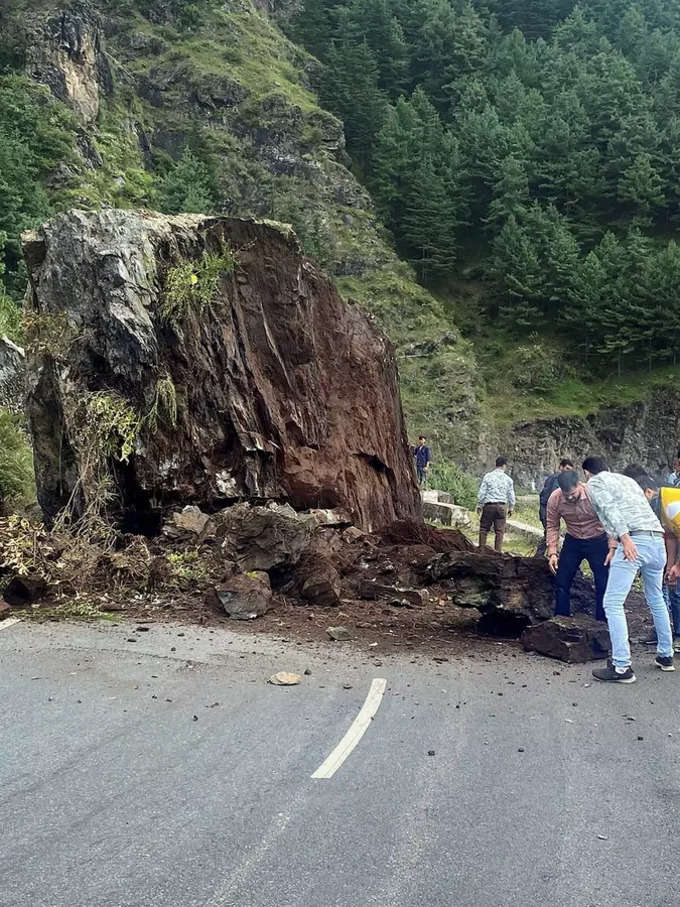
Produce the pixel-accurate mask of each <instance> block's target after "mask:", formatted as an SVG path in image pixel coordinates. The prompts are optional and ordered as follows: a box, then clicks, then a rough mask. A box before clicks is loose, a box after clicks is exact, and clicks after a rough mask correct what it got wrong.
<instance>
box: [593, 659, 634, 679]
mask: <svg viewBox="0 0 680 907" xmlns="http://www.w3.org/2000/svg"><path fill="white" fill-rule="evenodd" d="M593 677H594V678H595V680H604V681H605V683H635V681H636V680H637V678H636V676H635V674H633V669H632V668H631V666H630V665H628V667H627V668H626V670H625V671H623V673H619V672H618V671H617V670H616V668H615V667H614V665H612V664H610V663H607V667H606V668H595V669H594V670H593Z"/></svg>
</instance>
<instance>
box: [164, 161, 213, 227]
mask: <svg viewBox="0 0 680 907" xmlns="http://www.w3.org/2000/svg"><path fill="white" fill-rule="evenodd" d="M215 198H216V193H215V188H214V184H213V180H212V177H211V174H210V171H209V170H208V168H207V167H206V165H205V164H204V163H203V161H201V160H200V159H199V158H198V157H196V155H195V154H194V153H193V152H192V151H191V149H190V148H185V149H184V151H183V152H182V156H181V157H180V159H179V160H178V161H177V163H176V164H175V165H174V166H173V167H172V169H171V170H170V171H169V173H168V174H167V176H166V177H165V178H164V179H163V180H162V182H161V184H160V200H161V208H162V210H163V211H166V212H167V213H168V214H178V213H180V212H182V211H184V212H187V213H195V214H212V213H213V212H214V210H215V204H216V202H215Z"/></svg>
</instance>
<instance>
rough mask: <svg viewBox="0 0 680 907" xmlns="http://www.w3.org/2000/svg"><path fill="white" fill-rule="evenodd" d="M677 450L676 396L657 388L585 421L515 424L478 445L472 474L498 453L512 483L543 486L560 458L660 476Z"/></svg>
mask: <svg viewBox="0 0 680 907" xmlns="http://www.w3.org/2000/svg"><path fill="white" fill-rule="evenodd" d="M678 448H680V391H679V390H678V388H677V385H675V384H668V385H667V386H661V387H658V388H657V389H656V390H654V391H652V393H651V394H650V396H649V397H648V398H647V399H646V400H641V401H639V402H637V403H631V404H628V405H626V406H618V407H607V408H604V409H600V410H596V411H594V412H593V413H592V414H590V415H587V416H571V417H563V418H559V419H538V420H536V421H532V422H520V423H517V424H515V425H513V426H512V427H511V428H510V429H507V430H504V431H502V432H499V433H498V435H497V436H496V437H495V438H494V440H493V442H491V443H490V442H489V441H487V442H486V443H483V444H482V445H481V448H480V451H479V455H478V457H477V459H476V461H473V462H472V463H471V466H473V467H475V468H480V469H483V468H486V467H488V466H489V465H491V463H492V461H493V459H495V457H496V456H497V452H498V451H499V450H500V451H503V453H505V454H506V456H508V457H509V458H510V461H511V464H512V474H513V478H514V479H515V481H516V482H520V483H521V484H523V485H528V486H530V485H531V484H532V482H533V483H535V484H536V485H538V484H539V483H542V482H543V479H544V478H545V476H546V475H547V474H548V473H550V472H553V471H554V470H555V469H556V467H557V464H558V462H559V460H560V459H561V458H562V457H570V458H571V459H573V460H574V462H575V463H579V464H580V463H581V462H582V461H583V459H584V458H585V457H586V456H588V455H589V454H599V455H603V456H605V457H606V458H607V460H608V462H609V465H610V466H611V467H612V468H613V469H623V468H624V467H625V466H627V465H628V464H630V463H640V464H642V465H643V466H645V467H646V468H647V469H649V470H650V471H651V472H652V474H654V475H658V476H665V475H666V474H667V473H668V471H669V467H670V466H672V465H673V463H674V461H675V458H676V456H677V452H678Z"/></svg>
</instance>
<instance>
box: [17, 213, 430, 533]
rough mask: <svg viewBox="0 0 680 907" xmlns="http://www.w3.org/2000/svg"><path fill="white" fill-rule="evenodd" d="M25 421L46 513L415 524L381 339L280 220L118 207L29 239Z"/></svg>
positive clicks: (61, 221)
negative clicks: (330, 514)
mask: <svg viewBox="0 0 680 907" xmlns="http://www.w3.org/2000/svg"><path fill="white" fill-rule="evenodd" d="M24 253H25V258H26V263H27V267H28V271H29V277H30V292H29V294H28V297H27V302H26V305H27V308H28V318H27V323H28V325H29V331H28V336H27V345H26V367H27V389H28V418H29V423H30V429H31V433H32V436H33V441H34V450H35V462H36V477H37V487H38V498H39V501H40V504H41V506H42V508H43V510H44V512H45V515H46V517H47V518H48V519H52V518H53V517H54V516H55V514H56V513H57V511H58V510H59V509H60V508H62V507H64V506H66V505H67V504H70V505H71V508H72V510H73V512H74V515H75V516H82V515H83V514H86V513H87V512H88V511H89V510H90V509H91V508H92V506H94V502H96V501H99V502H100V503H101V502H102V498H103V500H104V503H105V505H106V507H107V508H108V509H113V510H117V511H118V512H122V514H123V516H124V517H125V518H126V521H127V524H128V525H130V526H131V527H133V528H135V527H141V526H143V525H144V524H145V522H146V523H148V522H149V520H150V518H151V515H152V514H153V513H154V512H156V513H159V512H160V509H162V508H163V507H164V506H165V505H172V504H187V503H195V504H199V505H201V506H202V507H204V508H205V509H209V510H211V509H212V510H214V509H216V508H218V507H221V506H224V505H225V504H226V503H229V502H233V501H236V500H242V499H250V500H257V499H278V500H285V501H287V502H290V503H291V504H292V505H293V506H294V507H296V508H307V507H322V508H324V507H340V508H343V509H344V510H346V511H348V513H349V515H350V517H351V519H352V520H353V522H355V523H356V524H357V525H359V526H361V527H362V528H365V529H373V528H377V527H380V526H383V525H387V524H389V523H391V522H393V521H394V520H395V519H409V518H419V516H420V497H419V494H418V489H417V486H416V483H415V478H414V470H413V464H412V458H411V454H410V450H409V447H408V440H407V437H406V430H405V425H404V419H403V415H402V410H401V401H400V396H399V389H398V372H397V367H396V362H395V357H394V351H393V348H392V346H391V344H390V343H389V341H388V340H387V339H386V338H385V337H384V336H383V335H382V334H381V333H380V332H379V331H378V330H377V329H376V328H375V327H374V325H373V324H372V323H371V322H370V320H369V319H368V317H367V316H366V315H365V314H364V313H363V312H362V311H361V310H360V309H359V307H357V306H353V305H348V304H347V303H345V302H343V300H342V299H341V298H340V296H339V295H338V293H337V291H336V290H335V288H334V287H333V285H332V283H331V282H330V281H329V280H328V279H327V278H326V277H325V276H324V275H323V274H322V273H321V272H319V271H318V270H317V269H316V268H315V267H314V266H313V265H312V264H311V263H310V262H308V261H306V260H304V259H303V258H302V256H301V254H300V250H299V247H298V244H297V240H296V238H295V235H294V234H293V233H292V231H290V229H287V228H283V227H280V226H279V225H272V224H263V223H255V222H253V221H242V220H235V219H229V218H219V217H217V218H205V217H201V216H193V215H183V216H177V217H164V216H162V215H155V214H150V213H136V212H122V211H117V210H113V209H109V210H105V211H102V212H100V213H98V214H86V213H84V212H72V213H69V214H65V215H61V216H59V217H57V218H55V219H54V220H53V221H51V222H49V223H47V224H46V225H44V226H43V227H42V228H41V229H40V230H38V231H37V232H35V233H30V234H26V235H25V237H24Z"/></svg>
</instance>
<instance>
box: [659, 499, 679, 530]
mask: <svg viewBox="0 0 680 907" xmlns="http://www.w3.org/2000/svg"><path fill="white" fill-rule="evenodd" d="M659 504H660V507H659V509H660V511H661V522H662V523H663V527H664V529H667V530H668V531H669V532H672V533H673V535H674V536H676V538H680V488H666V487H664V488H660V489H659Z"/></svg>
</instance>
